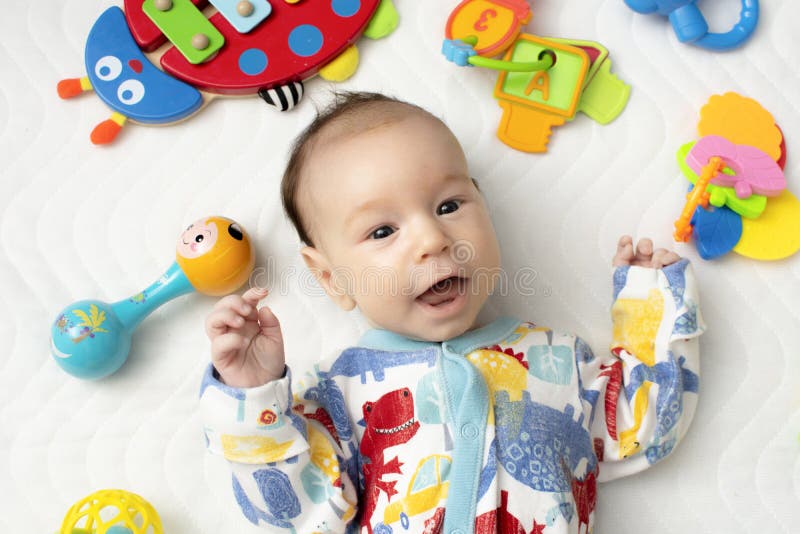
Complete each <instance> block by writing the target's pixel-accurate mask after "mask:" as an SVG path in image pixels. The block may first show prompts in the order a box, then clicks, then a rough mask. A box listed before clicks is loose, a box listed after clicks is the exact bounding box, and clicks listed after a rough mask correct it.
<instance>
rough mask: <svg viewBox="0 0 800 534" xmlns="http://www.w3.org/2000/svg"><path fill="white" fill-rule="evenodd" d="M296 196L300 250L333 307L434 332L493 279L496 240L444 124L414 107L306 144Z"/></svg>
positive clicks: (378, 322) (469, 310) (422, 334)
mask: <svg viewBox="0 0 800 534" xmlns="http://www.w3.org/2000/svg"><path fill="white" fill-rule="evenodd" d="M306 169H307V172H306V173H305V174H304V177H303V184H302V187H301V192H300V198H299V199H298V200H299V205H300V209H301V211H302V213H303V214H304V217H305V220H306V224H307V227H308V228H309V229H310V231H311V235H312V239H314V242H315V244H316V247H315V248H311V247H307V248H305V249H304V250H303V256H304V258H305V259H306V262H307V264H308V265H309V267H311V268H312V270H317V272H319V271H320V270H321V271H327V272H328V273H329V275H330V276H326V275H324V274H323V275H322V277H321V278H320V281H321V283H322V285H323V287H324V288H325V289H326V291H327V293H328V294H329V296H331V297H332V298H333V299H334V300H335V301H336V302H337V303H338V304H339V305H340V306H341V307H342V308H344V309H352V308H353V307H354V306H358V307H359V309H360V310H361V312H362V313H363V314H364V316H365V317H366V318H367V319H368V320H369V321H370V322H371V323H372V324H373V325H374V326H377V327H379V328H384V329H387V330H391V331H393V332H397V333H400V334H403V335H406V336H408V337H412V338H415V339H422V340H426V341H442V340H445V339H449V338H451V337H454V336H457V335H459V334H462V333H464V332H466V331H467V330H469V329H471V328H473V327H474V326H475V320H476V317H477V315H478V312H479V311H480V309H481V307H482V306H483V304H484V302H485V301H486V299H487V297H488V295H489V294H490V293H491V291H492V289H493V288H494V283H495V280H496V278H497V275H498V274H499V269H500V250H499V246H498V243H497V238H496V236H495V232H494V228H493V226H492V222H491V219H490V218H489V213H488V211H487V209H486V205H485V203H484V200H483V197H482V195H481V194H480V192H479V191H478V190H477V188H476V187H475V185H474V184H473V183H472V180H471V178H470V177H469V174H468V170H467V164H466V160H465V158H464V154H463V151H462V150H461V147H460V146H459V144H458V142H457V141H456V139H455V137H454V136H453V135H452V133H450V131H449V130H448V129H447V128H446V127H445V126H444V125H443V124H441V123H440V122H438V121H436V120H435V119H433V118H431V117H427V116H425V115H423V114H421V113H412V114H410V115H409V116H408V117H406V118H403V119H401V120H400V121H398V122H393V123H390V124H386V125H382V126H379V127H377V128H375V129H371V130H368V131H366V132H362V133H359V134H356V135H350V136H346V137H344V138H343V139H340V140H336V139H334V140H327V141H325V142H323V143H321V146H319V147H317V148H315V150H314V153H313V156H312V157H311V159H310V161H308V162H307V167H306Z"/></svg>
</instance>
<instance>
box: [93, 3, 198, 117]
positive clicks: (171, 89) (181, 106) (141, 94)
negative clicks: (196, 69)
mask: <svg viewBox="0 0 800 534" xmlns="http://www.w3.org/2000/svg"><path fill="white" fill-rule="evenodd" d="M85 61H86V74H87V76H88V77H89V81H90V82H91V84H92V88H93V89H94V91H95V93H97V96H99V97H100V98H101V99H102V100H103V102H105V103H106V104H107V105H108V107H110V108H111V109H113V110H114V111H116V112H118V113H121V114H122V115H124V116H125V117H128V118H131V119H133V120H135V121H138V122H142V123H148V124H161V123H167V122H175V121H177V120H180V119H182V118H185V117H188V116H189V115H191V114H192V113H194V112H195V111H197V110H198V109H200V106H201V105H202V104H203V96H202V95H201V94H200V92H199V91H198V90H197V89H195V88H194V87H192V86H191V85H188V84H185V83H183V82H181V81H178V80H176V79H175V78H173V77H171V76H169V75H168V74H166V73H164V72H162V71H161V70H159V69H157V68H156V67H154V66H153V64H152V63H150V61H149V60H148V59H147V58H146V57H145V55H144V54H143V53H142V52H141V50H139V47H138V46H137V45H136V42H135V41H134V40H133V37H132V36H131V32H130V30H129V29H128V23H127V22H125V14H124V13H123V12H122V10H121V9H120V8H118V7H116V6H114V7H110V8H108V9H107V10H106V11H105V12H103V14H101V15H100V17H99V18H98V19H97V21H96V22H95V24H94V26H93V27H92V30H91V31H90V32H89V37H88V38H87V39H86V49H85Z"/></svg>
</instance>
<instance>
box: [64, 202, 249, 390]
mask: <svg viewBox="0 0 800 534" xmlns="http://www.w3.org/2000/svg"><path fill="white" fill-rule="evenodd" d="M254 263H255V254H254V251H253V245H252V243H251V241H250V238H249V237H248V235H247V233H246V232H245V231H244V229H243V228H242V227H241V226H240V225H239V224H238V223H237V222H236V221H233V220H231V219H228V218H225V217H218V216H213V217H205V218H203V219H199V220H197V221H195V222H194V223H192V224H191V225H189V227H188V228H186V230H184V232H183V233H182V234H181V236H180V238H179V239H178V244H177V251H176V257H175V262H174V263H173V264H172V265H171V266H170V267H169V269H167V271H166V272H165V273H164V274H163V275H162V276H161V277H160V278H159V279H158V280H156V281H155V282H154V283H153V284H151V285H150V286H149V287H147V288H146V289H145V290H143V291H140V292H139V293H136V294H135V295H133V296H131V297H129V298H127V299H123V300H120V301H118V302H115V303H113V304H108V303H106V302H102V301H99V300H81V301H78V302H74V303H72V304H70V305H69V306H67V307H66V308H64V309H63V310H62V311H61V313H59V314H58V316H57V317H56V320H55V321H54V322H53V325H52V326H51V328H50V336H51V338H50V349H51V352H52V355H53V358H54V359H55V361H56V362H57V363H58V365H59V366H61V368H62V369H64V370H65V371H66V372H68V373H69V374H71V375H73V376H76V377H78V378H86V379H97V378H102V377H104V376H108V375H110V374H111V373H113V372H115V371H116V370H117V369H119V368H120V367H121V366H122V364H123V363H125V360H126V359H127V358H128V353H129V351H130V346H131V336H132V334H133V331H134V330H135V329H136V327H137V326H138V325H139V323H141V322H142V321H143V320H144V319H145V318H146V317H147V316H148V315H150V313H151V312H153V311H154V310H155V309H156V308H158V307H159V306H161V305H162V304H164V303H166V302H167V301H169V300H172V299H174V298H176V297H179V296H181V295H184V294H186V293H190V292H192V291H198V292H200V293H203V294H206V295H214V296H220V295H225V294H228V293H231V292H233V291H235V290H236V289H237V288H239V287H240V286H241V285H242V284H244V283H245V282H246V281H247V279H248V277H249V276H250V273H251V271H252V270H253V265H254Z"/></svg>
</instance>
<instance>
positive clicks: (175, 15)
mask: <svg viewBox="0 0 800 534" xmlns="http://www.w3.org/2000/svg"><path fill="white" fill-rule="evenodd" d="M142 11H144V13H145V14H146V15H147V16H148V17H150V20H152V21H153V23H154V24H155V25H156V26H158V29H159V30H161V32H162V33H163V34H164V35H166V36H167V39H169V40H170V41H171V42H172V44H174V45H175V48H177V49H178V51H180V53H181V54H183V56H184V57H185V58H186V61H188V62H189V63H192V64H194V65H197V64H199V63H202V62H203V61H205V60H207V59H208V58H210V57H211V56H212V55H214V53H216V52H217V50H219V49H220V48H222V45H223V44H225V37H223V36H222V33H220V31H219V30H218V29H217V28H215V27H214V25H213V24H211V22H209V20H208V19H207V18H206V17H205V15H203V12H202V11H200V10H199V9H197V7H195V5H194V4H192V2H191V1H190V0H172V1H171V2H169V3H167V4H164V5H162V3H160V2H156V0H144V4H142Z"/></svg>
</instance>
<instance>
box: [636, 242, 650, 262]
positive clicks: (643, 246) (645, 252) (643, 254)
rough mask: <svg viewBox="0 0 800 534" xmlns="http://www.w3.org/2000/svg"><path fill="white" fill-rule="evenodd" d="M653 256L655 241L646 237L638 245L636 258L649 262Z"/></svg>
mask: <svg viewBox="0 0 800 534" xmlns="http://www.w3.org/2000/svg"><path fill="white" fill-rule="evenodd" d="M652 255H653V241H652V240H650V239H649V238H647V237H645V238H643V239H640V240H639V243H637V244H636V257H637V259H640V260H649V259H650V257H651V256H652Z"/></svg>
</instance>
